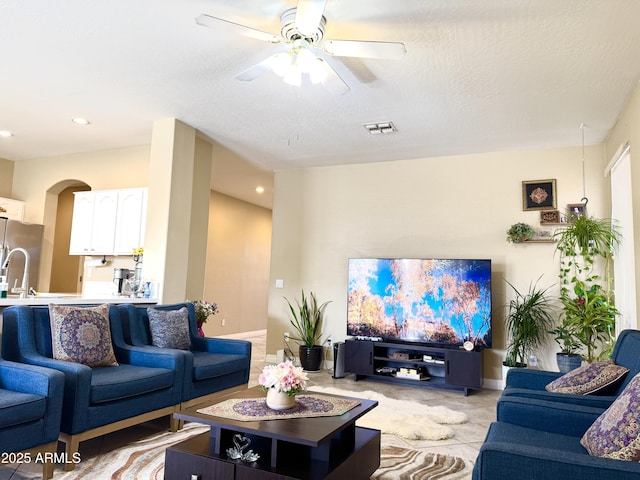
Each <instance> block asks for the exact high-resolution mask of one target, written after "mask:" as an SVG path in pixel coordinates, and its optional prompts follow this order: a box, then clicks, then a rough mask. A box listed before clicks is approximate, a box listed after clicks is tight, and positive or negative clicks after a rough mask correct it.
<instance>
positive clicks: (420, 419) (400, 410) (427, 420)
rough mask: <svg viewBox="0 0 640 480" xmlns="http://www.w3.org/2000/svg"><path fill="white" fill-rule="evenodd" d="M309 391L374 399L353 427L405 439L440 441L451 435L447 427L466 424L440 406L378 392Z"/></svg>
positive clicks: (463, 418)
mask: <svg viewBox="0 0 640 480" xmlns="http://www.w3.org/2000/svg"><path fill="white" fill-rule="evenodd" d="M309 390H310V391H314V392H322V393H331V394H334V395H342V396H346V397H356V398H366V399H369V400H376V401H377V402H378V406H377V407H375V408H374V409H373V410H371V411H370V412H369V413H367V414H366V415H364V416H363V417H362V418H360V419H359V420H358V421H357V422H356V424H357V425H358V426H361V427H369V428H375V429H377V430H380V431H381V432H382V433H388V434H391V435H397V436H399V437H402V438H406V439H407V440H444V439H447V438H451V437H453V436H454V431H453V429H452V428H451V427H448V426H447V425H456V424H461V423H466V422H468V421H469V418H468V417H467V414H466V413H463V412H456V411H455V410H451V409H449V408H447V407H443V406H432V405H424V404H421V403H417V402H411V401H408V400H396V399H393V398H389V397H386V396H384V395H382V394H380V393H377V392H372V391H370V390H366V391H364V392H352V391H348V390H341V389H338V388H333V387H319V386H312V387H309Z"/></svg>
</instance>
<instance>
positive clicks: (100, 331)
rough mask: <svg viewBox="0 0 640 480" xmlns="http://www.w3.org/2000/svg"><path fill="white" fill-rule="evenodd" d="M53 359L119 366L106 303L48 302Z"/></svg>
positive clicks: (91, 364) (88, 364)
mask: <svg viewBox="0 0 640 480" xmlns="http://www.w3.org/2000/svg"><path fill="white" fill-rule="evenodd" d="M49 323H50V325H51V341H52V342H51V343H52V345H51V346H52V350H53V358H55V359H56V360H64V361H66V362H74V363H82V364H83V365H87V366H89V367H115V366H117V365H118V362H117V361H116V356H115V354H114V353H113V344H112V343H111V330H110V327H109V305H100V306H97V307H71V306H67V305H53V304H51V305H49Z"/></svg>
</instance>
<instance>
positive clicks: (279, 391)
mask: <svg viewBox="0 0 640 480" xmlns="http://www.w3.org/2000/svg"><path fill="white" fill-rule="evenodd" d="M308 380H309V377H307V374H306V373H305V372H304V371H303V369H302V368H301V367H296V366H295V365H293V363H291V362H290V361H286V362H283V363H279V364H278V365H267V366H266V367H264V368H263V369H262V373H261V374H260V376H259V377H258V383H259V384H260V388H261V389H262V391H263V392H267V399H266V402H267V406H268V407H269V408H271V409H273V410H286V409H288V408H291V407H293V406H294V405H295V403H296V395H297V394H298V393H300V392H302V391H304V390H306V389H307V381H308Z"/></svg>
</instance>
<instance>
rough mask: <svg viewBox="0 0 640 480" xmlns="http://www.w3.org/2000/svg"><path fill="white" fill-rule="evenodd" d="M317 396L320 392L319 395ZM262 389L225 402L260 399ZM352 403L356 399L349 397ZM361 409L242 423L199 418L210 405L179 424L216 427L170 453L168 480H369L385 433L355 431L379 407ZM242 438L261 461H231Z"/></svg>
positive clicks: (366, 404)
mask: <svg viewBox="0 0 640 480" xmlns="http://www.w3.org/2000/svg"><path fill="white" fill-rule="evenodd" d="M314 393H315V392H314ZM260 396H265V394H264V393H263V392H262V391H261V390H260V388H259V387H254V388H250V389H248V390H245V391H243V392H236V393H234V394H232V395H230V396H229V397H224V398H220V399H219V402H221V401H223V400H226V399H228V398H258V397H260ZM349 398H352V397H349ZM358 400H359V401H360V405H358V406H356V407H355V408H353V409H351V410H349V411H348V412H346V413H344V414H342V415H339V416H332V417H315V418H292V419H278V420H262V421H249V422H242V421H236V420H230V419H226V418H222V417H216V416H212V415H205V414H201V413H198V412H197V410H198V409H199V408H202V407H203V406H206V405H201V406H196V407H192V408H188V409H185V410H183V411H180V412H178V413H175V414H174V416H175V417H176V418H178V419H180V420H185V421H189V422H198V423H203V424H205V425H209V426H211V430H210V432H209V433H204V434H202V435H198V436H196V437H193V438H191V439H189V440H186V441H184V442H181V443H178V444H176V445H173V446H172V447H169V448H167V451H166V455H165V478H166V479H170V480H183V479H184V480H221V479H225V480H226V479H239V480H259V479H273V480H275V479H278V480H286V479H306V480H316V479H334V480H342V479H345V478H347V479H349V480H358V479H362V480H365V479H368V478H369V477H370V476H371V475H372V474H373V472H375V471H376V469H377V468H378V467H379V466H380V431H379V430H373V429H369V428H362V427H356V425H355V421H356V420H357V419H358V418H360V417H361V416H362V415H364V414H365V413H367V412H368V411H369V410H371V409H372V408H374V407H375V406H376V405H377V404H378V402H376V401H373V400H365V399H358ZM236 433H240V434H242V435H243V436H245V437H247V438H249V439H250V440H251V445H250V447H249V448H250V449H251V450H253V451H254V452H256V453H258V454H259V455H260V458H259V459H258V460H257V461H256V462H253V463H249V462H243V461H241V460H232V459H230V458H228V456H227V453H226V451H227V448H229V447H233V436H234V435H235V434H236Z"/></svg>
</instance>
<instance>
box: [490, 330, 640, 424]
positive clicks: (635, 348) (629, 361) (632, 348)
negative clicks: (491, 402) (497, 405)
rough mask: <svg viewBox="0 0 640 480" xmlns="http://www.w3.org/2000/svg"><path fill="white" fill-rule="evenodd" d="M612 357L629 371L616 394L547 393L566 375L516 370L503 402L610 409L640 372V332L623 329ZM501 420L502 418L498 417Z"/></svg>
mask: <svg viewBox="0 0 640 480" xmlns="http://www.w3.org/2000/svg"><path fill="white" fill-rule="evenodd" d="M611 358H612V359H613V360H614V362H615V363H616V364H617V365H622V366H623V367H626V368H628V369H629V373H627V375H626V376H625V378H624V380H623V381H622V382H621V383H620V384H619V385H617V386H616V388H615V389H614V390H613V391H607V392H605V394H603V395H599V394H594V395H574V394H566V393H554V392H547V391H546V390H545V388H544V387H545V386H546V385H547V384H548V383H550V382H551V381H553V380H555V379H557V378H559V377H560V376H562V374H561V373H558V372H549V371H544V370H530V369H524V368H512V369H510V370H509V374H508V375H507V383H506V387H505V389H504V391H503V392H502V395H501V397H500V400H499V401H502V400H503V399H505V398H508V397H520V398H530V399H538V400H547V401H555V402H565V403H570V404H573V405H584V406H590V407H595V408H600V409H601V411H604V410H606V409H607V408H608V407H609V405H611V403H612V402H613V401H614V400H615V399H616V398H617V397H618V395H620V393H621V392H622V391H623V390H624V388H625V387H626V386H627V384H628V383H629V381H630V380H631V379H632V378H633V377H634V376H635V375H636V374H638V373H640V330H623V331H622V332H620V335H619V336H618V339H617V340H616V344H615V347H614V349H613V353H612V355H611ZM498 420H500V418H498Z"/></svg>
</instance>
